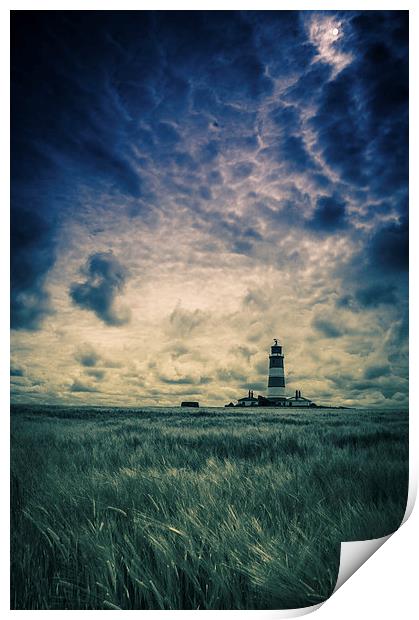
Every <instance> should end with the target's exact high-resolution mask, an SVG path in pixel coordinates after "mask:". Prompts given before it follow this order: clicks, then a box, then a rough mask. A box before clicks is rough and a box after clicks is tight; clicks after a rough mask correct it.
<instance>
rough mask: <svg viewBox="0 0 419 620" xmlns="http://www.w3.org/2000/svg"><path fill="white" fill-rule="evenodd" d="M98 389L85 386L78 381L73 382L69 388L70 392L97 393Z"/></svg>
mask: <svg viewBox="0 0 419 620" xmlns="http://www.w3.org/2000/svg"><path fill="white" fill-rule="evenodd" d="M98 391H99V390H98V388H96V387H94V386H92V385H87V384H86V383H83V382H82V381H79V380H74V381H73V383H72V385H71V386H70V392H98Z"/></svg>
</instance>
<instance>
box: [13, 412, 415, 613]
mask: <svg viewBox="0 0 419 620" xmlns="http://www.w3.org/2000/svg"><path fill="white" fill-rule="evenodd" d="M11 429H12V435H11V608H12V609H280V608H282V609H284V608H293V607H304V606H308V605H314V604H316V603H319V602H320V601H323V600H324V599H326V598H327V597H328V596H329V595H330V594H331V592H332V590H333V588H334V585H335V582H336V578H337V572H338V568H339V553H340V542H341V541H343V540H362V539H368V538H377V537H380V536H384V535H386V534H389V533H390V532H393V531H394V530H396V529H397V527H398V526H399V524H400V522H401V520H402V518H403V514H404V510H405V505H406V498H407V487H408V417H407V412H403V411H395V410H393V411H384V410H362V411H361V410H332V409H330V410H327V409H325V410H321V409H318V410H309V411H303V410H293V411H289V410H280V409H278V410H273V409H262V408H251V409H249V410H245V409H237V408H236V409H198V410H197V409H195V410H193V409H190V410H187V409H180V408H166V409H163V408H144V409H102V408H101V409H98V408H96V409H95V408H85V409H76V408H57V407H28V406H26V407H25V406H15V407H13V408H12V417H11Z"/></svg>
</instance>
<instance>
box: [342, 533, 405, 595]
mask: <svg viewBox="0 0 419 620" xmlns="http://www.w3.org/2000/svg"><path fill="white" fill-rule="evenodd" d="M393 533H394V532H393ZM393 533H392V534H388V535H387V536H383V537H382V538H373V539H371V540H354V541H351V542H342V543H341V547H340V564H339V573H338V578H337V580H336V585H335V588H334V590H333V592H332V596H333V594H334V593H335V592H336V590H338V589H339V588H340V587H341V586H342V585H343V584H344V583H345V581H347V580H348V579H349V577H352V575H353V574H354V573H355V572H356V571H357V570H358V569H359V568H361V566H362V565H363V564H365V562H366V561H367V560H368V559H369V558H370V557H371V556H372V555H374V553H375V552H376V551H378V549H379V548H380V547H381V546H382V545H384V543H385V542H386V541H387V540H388V539H389V538H390V537H391V536H392V535H393Z"/></svg>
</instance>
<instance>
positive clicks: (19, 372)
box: [10, 366, 25, 377]
mask: <svg viewBox="0 0 419 620" xmlns="http://www.w3.org/2000/svg"><path fill="white" fill-rule="evenodd" d="M24 375H25V371H24V370H23V369H22V368H18V367H17V366H11V367H10V376H11V377H23V376H24Z"/></svg>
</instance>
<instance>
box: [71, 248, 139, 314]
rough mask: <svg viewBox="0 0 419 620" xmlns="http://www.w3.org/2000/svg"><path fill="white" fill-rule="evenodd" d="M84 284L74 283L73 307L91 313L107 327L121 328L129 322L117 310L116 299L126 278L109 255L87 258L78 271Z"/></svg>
mask: <svg viewBox="0 0 419 620" xmlns="http://www.w3.org/2000/svg"><path fill="white" fill-rule="evenodd" d="M81 273H82V274H83V275H84V276H85V277H86V280H85V281H84V282H81V283H78V282H73V284H72V285H71V287H70V297H71V299H72V301H73V303H74V304H76V305H77V306H79V307H80V308H84V309H85V310H92V311H93V312H94V313H95V314H96V316H97V317H98V318H99V319H101V320H102V321H103V322H104V323H106V324H107V325H112V326H116V325H124V324H125V323H127V322H128V321H129V318H130V316H129V311H128V309H127V308H125V307H122V308H117V307H116V306H115V302H116V298H117V297H118V295H120V294H121V293H122V292H123V290H124V288H125V283H126V280H127V278H128V271H127V269H126V267H124V265H122V263H121V262H120V261H119V260H118V259H117V258H116V257H115V256H114V254H113V253H112V252H111V251H109V252H97V253H96V254H92V255H91V256H89V258H88V260H87V263H86V265H85V266H84V267H83V268H82V269H81Z"/></svg>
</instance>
